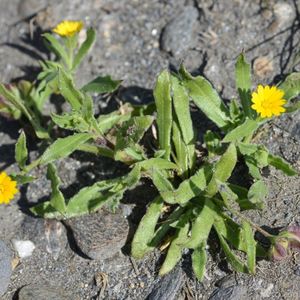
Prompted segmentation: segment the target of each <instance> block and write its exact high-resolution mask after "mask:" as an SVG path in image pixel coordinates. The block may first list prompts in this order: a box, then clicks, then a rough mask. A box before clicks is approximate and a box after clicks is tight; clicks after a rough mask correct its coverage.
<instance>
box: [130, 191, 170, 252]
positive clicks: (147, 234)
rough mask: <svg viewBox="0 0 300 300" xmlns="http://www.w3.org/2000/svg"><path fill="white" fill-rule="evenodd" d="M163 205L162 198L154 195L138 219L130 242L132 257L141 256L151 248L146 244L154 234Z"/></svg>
mask: <svg viewBox="0 0 300 300" xmlns="http://www.w3.org/2000/svg"><path fill="white" fill-rule="evenodd" d="M163 205H164V202H163V200H162V198H161V197H156V198H155V199H154V200H153V202H152V203H151V204H150V206H149V207H148V209H147V212H146V214H145V215H144V217H143V218H142V220H141V221H140V224H139V226H138V229H137V231H136V232H135V235H134V238H133V241H132V244H131V255H132V256H133V257H134V258H142V257H143V256H144V255H145V254H146V253H147V252H149V251H151V250H152V249H153V247H152V246H149V245H148V244H149V243H150V242H151V240H152V238H153V236H154V232H155V227H156V224H157V221H158V219H159V217H160V214H161V210H162V208H163Z"/></svg>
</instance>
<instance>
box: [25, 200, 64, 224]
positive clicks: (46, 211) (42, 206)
mask: <svg viewBox="0 0 300 300" xmlns="http://www.w3.org/2000/svg"><path fill="white" fill-rule="evenodd" d="M30 211H31V212H32V213H33V214H34V215H35V216H40V217H43V218H45V219H57V220H60V219H62V218H63V216H62V214H61V213H60V212H59V211H57V210H56V209H55V208H54V207H53V206H52V205H51V204H50V201H46V202H43V203H39V204H37V205H35V206H33V207H31V208H30Z"/></svg>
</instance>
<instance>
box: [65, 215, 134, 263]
mask: <svg viewBox="0 0 300 300" xmlns="http://www.w3.org/2000/svg"><path fill="white" fill-rule="evenodd" d="M67 224H68V225H69V226H70V228H71V230H72V232H73V235H74V239H75V242H76V245H77V246H78V247H79V249H80V250H81V251H82V252H83V253H84V254H85V255H86V256H88V257H89V258H91V259H106V258H109V257H112V256H113V255H115V254H116V253H117V252H119V251H120V250H121V248H122V247H123V246H124V245H125V242H126V239H127V235H128V230H129V225H128V221H127V220H126V218H125V217H124V216H123V214H122V212H121V211H117V212H116V213H111V212H108V211H105V210H101V211H99V212H98V213H95V214H91V215H85V216H82V217H77V218H73V219H70V220H68V221H67Z"/></svg>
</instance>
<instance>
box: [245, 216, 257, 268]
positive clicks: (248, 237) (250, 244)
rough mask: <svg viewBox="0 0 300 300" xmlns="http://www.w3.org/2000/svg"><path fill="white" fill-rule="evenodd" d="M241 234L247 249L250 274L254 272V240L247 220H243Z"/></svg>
mask: <svg viewBox="0 0 300 300" xmlns="http://www.w3.org/2000/svg"><path fill="white" fill-rule="evenodd" d="M243 236H244V240H245V244H246V249H247V251H246V252H247V265H248V270H249V272H250V273H251V274H255V264H256V241H255V239H254V234H253V231H252V228H251V226H250V224H249V223H248V222H245V221H243Z"/></svg>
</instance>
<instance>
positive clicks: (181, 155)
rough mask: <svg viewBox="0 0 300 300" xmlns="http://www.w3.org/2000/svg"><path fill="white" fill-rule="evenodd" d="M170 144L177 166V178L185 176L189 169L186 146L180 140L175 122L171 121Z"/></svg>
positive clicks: (179, 133)
mask: <svg viewBox="0 0 300 300" xmlns="http://www.w3.org/2000/svg"><path fill="white" fill-rule="evenodd" d="M172 142H173V144H174V148H175V152H176V158H174V160H175V161H176V163H177V165H178V169H179V170H180V171H179V176H180V175H182V174H186V173H187V171H188V169H189V162H188V157H187V154H188V152H187V151H186V145H185V143H184V141H183V139H182V136H181V132H180V130H179V128H178V124H177V122H175V121H173V126H172Z"/></svg>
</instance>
